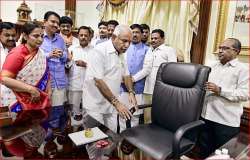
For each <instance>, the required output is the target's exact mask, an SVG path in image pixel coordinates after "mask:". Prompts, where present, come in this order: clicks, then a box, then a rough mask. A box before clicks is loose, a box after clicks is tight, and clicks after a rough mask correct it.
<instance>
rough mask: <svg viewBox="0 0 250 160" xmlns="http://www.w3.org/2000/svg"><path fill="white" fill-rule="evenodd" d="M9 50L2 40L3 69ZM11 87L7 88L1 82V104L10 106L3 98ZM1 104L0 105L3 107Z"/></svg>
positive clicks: (0, 50) (0, 45) (0, 51)
mask: <svg viewBox="0 0 250 160" xmlns="http://www.w3.org/2000/svg"><path fill="white" fill-rule="evenodd" d="M8 52H9V50H8V49H7V48H4V47H3V45H2V43H1V42H0V54H1V61H0V63H1V68H0V69H1V70H2V67H3V63H4V61H5V58H6V56H7V55H8ZM8 90H9V89H8V88H7V87H5V85H2V84H0V91H1V104H0V105H1V106H8V104H5V103H4V102H3V101H2V99H3V95H4V93H5V92H7V91H8ZM1 106H0V107H1Z"/></svg>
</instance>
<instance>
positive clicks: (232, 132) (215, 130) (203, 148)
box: [197, 118, 240, 159]
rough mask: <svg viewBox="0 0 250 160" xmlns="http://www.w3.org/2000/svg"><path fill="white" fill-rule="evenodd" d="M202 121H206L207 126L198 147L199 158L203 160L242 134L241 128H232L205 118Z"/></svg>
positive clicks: (200, 137)
mask: <svg viewBox="0 0 250 160" xmlns="http://www.w3.org/2000/svg"><path fill="white" fill-rule="evenodd" d="M201 119H202V120H204V121H205V126H204V128H203V129H202V132H201V133H200V136H199V138H198V142H197V147H198V148H199V149H198V150H199V152H200V153H199V156H200V158H202V159H204V158H206V157H208V156H209V155H211V154H212V153H213V152H214V151H215V150H216V149H217V148H219V147H221V146H222V145H223V144H225V143H226V142H227V141H229V140H230V139H231V138H233V137H235V136H236V135H237V134H238V133H239V132H240V128H239V127H230V126H226V125H223V124H219V123H216V122H213V121H209V120H206V119H203V118H201Z"/></svg>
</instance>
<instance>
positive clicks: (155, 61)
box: [143, 44, 177, 94]
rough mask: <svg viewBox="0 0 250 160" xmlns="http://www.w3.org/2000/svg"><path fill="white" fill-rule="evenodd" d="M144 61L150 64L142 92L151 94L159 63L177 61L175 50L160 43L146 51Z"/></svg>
mask: <svg viewBox="0 0 250 160" xmlns="http://www.w3.org/2000/svg"><path fill="white" fill-rule="evenodd" d="M144 62H145V63H147V64H148V65H151V72H150V74H149V75H148V77H147V78H146V82H145V87H144V93H146V94H153V90H154V85H155V81H156V75H157V71H158V69H159V67H160V65H161V64H162V63H164V62H177V57H176V50H175V49H174V48H172V47H168V46H166V45H165V44H162V45H160V46H159V47H157V48H155V49H153V48H150V49H149V50H148V52H147V53H146V57H145V60H144ZM143 67H144V66H143ZM149 67H150V66H148V67H146V66H145V68H149Z"/></svg>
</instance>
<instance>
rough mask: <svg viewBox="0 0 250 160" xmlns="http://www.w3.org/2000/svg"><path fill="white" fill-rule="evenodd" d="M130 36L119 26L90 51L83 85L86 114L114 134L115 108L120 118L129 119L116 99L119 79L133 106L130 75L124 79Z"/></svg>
mask: <svg viewBox="0 0 250 160" xmlns="http://www.w3.org/2000/svg"><path fill="white" fill-rule="evenodd" d="M131 37H132V35H131V30H130V28H129V27H128V26H126V25H118V26H117V27H116V28H115V31H114V33H113V35H112V38H111V39H110V40H108V41H106V42H103V43H101V44H99V45H97V46H96V47H95V48H94V49H92V50H91V51H90V53H89V54H90V55H91V56H89V57H88V67H87V71H86V76H85V81H84V83H83V96H82V98H83V107H84V108H85V109H86V112H87V113H88V114H89V115H91V116H92V117H94V118H95V119H97V120H98V121H99V122H101V123H103V124H104V125H106V126H107V127H109V128H110V129H112V130H113V131H116V115H117V113H116V111H115V109H116V110H117V112H118V113H119V115H120V116H121V117H122V118H124V119H130V117H131V113H130V112H129V110H128V109H127V107H126V106H125V105H124V104H122V103H121V102H120V101H119V100H118V99H117V97H118V96H119V94H120V85H121V82H122V78H124V82H125V83H126V87H127V89H128V91H129V93H130V95H129V100H130V102H131V103H132V104H133V105H136V99H135V95H134V91H133V84H132V80H131V78H130V76H126V77H123V76H124V75H126V71H125V70H126V69H125V68H126V66H125V65H126V64H125V63H124V60H123V53H124V52H125V51H126V50H127V49H128V47H129V45H130V42H131ZM114 119H115V121H114Z"/></svg>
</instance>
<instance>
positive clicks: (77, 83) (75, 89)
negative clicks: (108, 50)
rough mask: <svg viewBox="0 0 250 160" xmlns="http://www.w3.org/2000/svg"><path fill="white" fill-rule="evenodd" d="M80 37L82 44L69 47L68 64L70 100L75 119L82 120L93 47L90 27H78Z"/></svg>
mask: <svg viewBox="0 0 250 160" xmlns="http://www.w3.org/2000/svg"><path fill="white" fill-rule="evenodd" d="M78 38H79V42H80V44H78V45H73V46H71V47H69V53H70V54H71V56H72V59H71V61H69V62H68V63H67V65H66V67H68V68H69V73H68V78H69V86H68V91H69V93H68V102H69V104H71V105H72V113H73V114H72V115H73V119H72V120H73V121H81V120H82V113H81V111H80V103H81V99H82V88H83V82H84V79H85V72H86V67H87V64H88V62H87V61H88V54H89V52H90V50H91V49H93V47H92V46H90V45H89V43H88V42H89V39H90V29H89V27H86V26H81V27H80V28H79V29H78ZM73 121H71V122H73Z"/></svg>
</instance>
